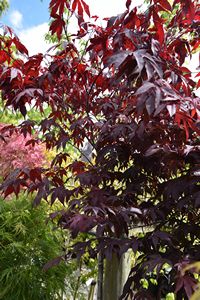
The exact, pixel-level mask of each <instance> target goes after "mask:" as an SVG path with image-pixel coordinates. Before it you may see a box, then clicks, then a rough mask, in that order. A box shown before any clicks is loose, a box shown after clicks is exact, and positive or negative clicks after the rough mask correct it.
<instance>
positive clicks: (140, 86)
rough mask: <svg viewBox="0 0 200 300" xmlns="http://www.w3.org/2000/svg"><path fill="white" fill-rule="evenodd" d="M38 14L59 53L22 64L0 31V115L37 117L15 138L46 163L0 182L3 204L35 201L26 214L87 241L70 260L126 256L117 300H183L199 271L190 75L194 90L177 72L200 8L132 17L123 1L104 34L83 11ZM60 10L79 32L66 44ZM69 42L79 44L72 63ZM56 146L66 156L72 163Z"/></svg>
mask: <svg viewBox="0 0 200 300" xmlns="http://www.w3.org/2000/svg"><path fill="white" fill-rule="evenodd" d="M49 7H50V13H51V18H52V20H51V25H50V33H51V34H52V35H53V34H55V35H57V38H58V40H62V42H63V40H64V39H66V42H65V43H62V50H61V51H60V50H59V51H57V52H56V54H46V55H42V54H41V53H40V54H37V55H34V56H31V57H29V56H28V51H27V49H26V48H25V46H24V45H22V44H21V42H20V41H19V39H18V38H17V37H16V36H15V34H14V33H13V32H12V30H11V29H10V28H8V27H5V30H4V34H3V35H2V36H1V41H0V43H1V44H0V47H1V50H0V61H1V69H0V76H1V77H0V78H1V81H0V88H1V90H2V97H3V100H4V103H5V106H12V107H13V108H14V109H15V110H19V111H20V112H21V113H22V115H23V116H24V117H25V118H26V114H27V105H33V106H34V107H35V109H38V110H39V111H40V112H41V117H42V116H43V109H44V106H46V105H48V106H49V108H50V109H51V112H50V114H49V115H48V116H45V115H44V117H42V121H41V122H40V123H39V124H38V123H37V122H35V121H34V120H29V119H27V118H26V119H25V121H24V122H23V123H22V124H19V126H18V130H21V131H22V132H23V133H24V134H26V133H27V132H31V131H34V128H37V130H38V128H39V131H40V137H41V140H42V141H43V142H44V143H45V144H46V147H47V149H52V148H55V149H57V155H56V156H55V158H54V159H53V161H52V163H51V167H50V168H37V169H31V170H29V171H28V169H27V168H26V169H25V170H24V169H23V168H22V169H21V170H20V171H19V172H17V173H15V174H14V175H13V174H12V175H10V176H7V177H6V178H5V181H4V183H3V184H2V186H1V189H2V191H3V192H4V193H5V194H6V195H7V194H9V192H10V191H11V192H12V191H18V190H19V189H18V188H17V187H18V186H19V185H23V186H27V190H28V192H36V197H35V204H39V203H40V201H41V200H42V199H45V200H47V201H49V203H51V204H52V203H54V202H55V201H60V202H61V203H63V210H62V211H59V212H55V213H54V214H52V215H51V217H52V218H54V217H56V218H58V220H59V221H58V223H59V225H60V226H62V227H63V228H66V229H69V230H70V231H71V234H72V237H76V236H77V235H79V233H82V232H86V233H89V234H90V233H91V238H87V239H86V240H85V241H84V242H81V243H76V244H75V245H74V247H73V252H74V253H75V254H76V255H77V256H79V255H82V254H83V253H84V252H85V251H88V252H89V254H90V255H91V257H95V256H96V255H97V254H98V252H99V251H101V253H102V255H103V256H104V257H106V258H107V259H109V258H110V257H111V256H112V254H113V253H115V254H117V255H118V256H121V255H122V254H123V253H125V252H126V251H127V250H128V249H132V251H133V252H134V253H137V257H138V258H137V260H136V265H135V266H134V268H133V269H132V271H131V273H130V276H129V278H128V280H127V283H126V284H125V286H124V291H123V295H122V296H121V299H128V296H129V295H131V297H132V299H161V298H163V297H165V296H166V295H167V293H169V292H173V293H175V294H176V297H177V298H176V299H183V298H184V299H187V298H188V299H189V297H190V296H191V294H192V293H193V291H194V290H195V288H196V284H197V280H196V279H195V277H194V275H193V273H192V272H191V271H187V272H183V270H184V268H185V267H186V266H187V265H188V264H190V263H191V262H194V261H199V260H200V211H199V206H200V165H199V164H200V142H199V141H200V140H199V134H200V128H199V114H200V98H198V97H197V96H196V95H195V91H196V90H197V89H198V88H199V87H200V79H198V77H199V76H200V73H198V72H197V73H195V76H196V79H197V80H194V76H193V75H194V74H192V73H191V71H190V70H189V68H187V67H186V66H185V64H184V63H185V61H186V59H188V57H190V56H191V55H192V53H194V52H195V51H197V50H198V49H199V47H200V37H199V36H200V4H199V3H198V1H197V0H193V1H192V0H175V1H173V3H172V2H171V1H170V2H168V1H167V0H152V1H150V3H149V4H148V7H147V9H146V10H145V11H142V9H141V8H140V9H138V8H133V9H132V8H131V0H127V1H126V11H125V12H124V13H123V14H121V15H118V16H113V17H112V18H108V19H107V25H106V26H105V27H102V26H99V25H97V24H96V23H95V22H93V20H95V19H96V16H94V17H91V18H90V19H89V17H90V10H89V6H88V5H87V4H86V2H85V1H83V0H73V1H66V0H52V1H51V2H50V6H49ZM66 10H67V11H68V14H69V16H71V15H73V14H74V15H76V16H77V20H78V25H79V31H78V33H77V34H76V35H73V36H71V38H70V39H69V37H66V36H65V34H66V33H67V30H66V26H67V21H66ZM80 39H81V40H82V39H85V40H87V42H86V46H85V49H82V50H81V51H80V50H79V49H78V48H77V41H79V40H80ZM13 46H15V48H16V49H17V50H18V51H19V52H20V53H21V54H23V56H24V59H22V56H21V58H20V59H19V58H17V57H16V55H15V52H14V51H13ZM59 49H60V45H59ZM32 142H33V140H32ZM85 143H88V144H89V145H90V146H91V148H92V153H91V155H90V156H89V155H86V154H85V152H84V144H85ZM68 144H70V145H72V146H73V147H74V149H75V150H76V151H78V153H79V155H78V156H77V159H76V160H74V159H73V158H71V159H70V158H69V155H70V154H69V153H67V151H66V145H68ZM135 228H137V229H138V228H143V231H141V232H140V233H138V230H134V229H135ZM65 255H66V256H67V255H68V254H67V253H66V254H65ZM152 279H155V280H154V281H152ZM144 280H146V282H147V283H148V284H147V285H146V287H145V288H144V284H143V283H144Z"/></svg>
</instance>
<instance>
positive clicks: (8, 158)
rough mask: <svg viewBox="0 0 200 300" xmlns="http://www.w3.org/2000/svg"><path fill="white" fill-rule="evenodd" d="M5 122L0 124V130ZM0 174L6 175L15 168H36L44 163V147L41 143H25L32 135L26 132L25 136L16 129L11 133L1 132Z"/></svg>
mask: <svg viewBox="0 0 200 300" xmlns="http://www.w3.org/2000/svg"><path fill="white" fill-rule="evenodd" d="M4 126H5V124H0V131H1V130H2V128H3V127H4ZM0 137H1V138H0V176H1V177H4V176H7V175H8V174H9V173H11V172H12V171H14V170H15V169H17V168H24V167H26V168H30V169H32V168H36V167H41V166H42V165H43V164H44V161H45V160H44V148H43V146H42V145H40V144H37V143H35V145H34V146H33V145H32V144H31V143H30V144H28V145H26V144H27V142H28V141H29V140H31V139H32V138H33V137H32V136H31V135H30V134H28V135H27V137H26V138H25V137H24V135H23V134H21V133H19V132H18V131H17V130H16V131H15V132H14V133H12V134H11V135H10V134H9V133H8V132H6V133H3V134H2V133H1V136H0Z"/></svg>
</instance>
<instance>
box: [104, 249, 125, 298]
mask: <svg viewBox="0 0 200 300" xmlns="http://www.w3.org/2000/svg"><path fill="white" fill-rule="evenodd" d="M130 269H131V259H130V252H127V253H125V254H123V255H122V257H121V258H120V259H118V258H117V256H116V255H115V254H113V256H112V259H111V260H106V263H105V274H104V289H103V300H118V299H119V297H120V296H121V294H122V291H123V287H124V284H125V282H126V280H127V278H128V275H129V272H130Z"/></svg>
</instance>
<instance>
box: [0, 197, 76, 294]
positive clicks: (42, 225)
mask: <svg viewBox="0 0 200 300" xmlns="http://www.w3.org/2000/svg"><path fill="white" fill-rule="evenodd" d="M46 218H47V214H46V205H45V203H43V204H41V205H40V206H39V207H38V208H36V209H35V208H34V209H33V208H32V206H31V202H30V201H28V200H27V199H25V198H20V199H17V200H12V201H11V200H10V201H5V200H3V199H0V299H4V300H17V299H19V300H40V299H41V300H45V299H48V300H51V299H54V300H55V299H63V294H64V292H66V288H67V283H66V281H67V277H68V275H69V274H70V273H71V272H72V267H73V266H71V265H66V264H65V263H64V262H62V263H60V264H59V265H58V266H54V267H52V268H50V269H48V270H47V271H43V270H42V268H43V266H44V265H45V264H46V263H47V262H48V261H50V260H51V259H53V258H55V257H57V256H59V255H60V254H61V249H60V246H59V245H60V244H61V239H62V236H61V232H59V231H52V224H51V223H50V222H49V223H47V224H46Z"/></svg>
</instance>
